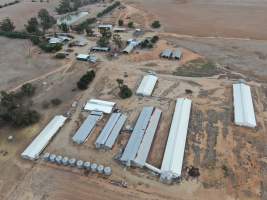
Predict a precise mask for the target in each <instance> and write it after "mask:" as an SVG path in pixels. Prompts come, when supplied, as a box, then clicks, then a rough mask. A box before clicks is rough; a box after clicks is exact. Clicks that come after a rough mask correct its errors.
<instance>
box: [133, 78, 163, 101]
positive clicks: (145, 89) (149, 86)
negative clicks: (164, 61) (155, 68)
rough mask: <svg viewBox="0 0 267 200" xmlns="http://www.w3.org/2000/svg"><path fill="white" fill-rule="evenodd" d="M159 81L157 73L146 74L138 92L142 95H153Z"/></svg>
mask: <svg viewBox="0 0 267 200" xmlns="http://www.w3.org/2000/svg"><path fill="white" fill-rule="evenodd" d="M157 81H158V77H157V76H155V75H152V74H149V75H146V76H144V78H143V80H142V81H141V84H140V85H139V87H138V89H137V91H136V94H138V95H142V96H151V95H152V93H153V90H154V88H155V86H156V83H157Z"/></svg>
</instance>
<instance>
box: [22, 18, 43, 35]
mask: <svg viewBox="0 0 267 200" xmlns="http://www.w3.org/2000/svg"><path fill="white" fill-rule="evenodd" d="M25 28H26V31H27V32H28V33H39V32H40V30H39V22H38V20H37V18H36V17H32V18H31V19H29V20H28V24H27V25H25Z"/></svg>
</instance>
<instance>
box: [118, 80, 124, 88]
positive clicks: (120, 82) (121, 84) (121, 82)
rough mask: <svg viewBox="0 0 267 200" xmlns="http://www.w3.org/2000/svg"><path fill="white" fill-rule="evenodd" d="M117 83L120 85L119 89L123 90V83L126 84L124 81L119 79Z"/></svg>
mask: <svg viewBox="0 0 267 200" xmlns="http://www.w3.org/2000/svg"><path fill="white" fill-rule="evenodd" d="M116 81H117V83H118V85H119V88H121V87H122V86H123V82H124V81H123V79H120V78H118V79H117V80H116Z"/></svg>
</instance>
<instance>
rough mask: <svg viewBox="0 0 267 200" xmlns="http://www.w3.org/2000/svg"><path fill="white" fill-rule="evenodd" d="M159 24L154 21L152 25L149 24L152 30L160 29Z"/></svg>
mask: <svg viewBox="0 0 267 200" xmlns="http://www.w3.org/2000/svg"><path fill="white" fill-rule="evenodd" d="M160 26H161V24H160V22H159V21H154V22H153V23H152V24H151V27H152V28H160Z"/></svg>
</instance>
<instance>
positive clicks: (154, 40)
mask: <svg viewBox="0 0 267 200" xmlns="http://www.w3.org/2000/svg"><path fill="white" fill-rule="evenodd" d="M158 40H159V36H157V35H155V36H153V37H152V39H151V42H152V43H156V42H157V41H158Z"/></svg>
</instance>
